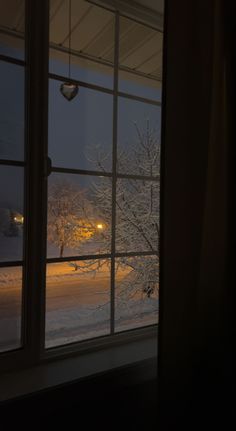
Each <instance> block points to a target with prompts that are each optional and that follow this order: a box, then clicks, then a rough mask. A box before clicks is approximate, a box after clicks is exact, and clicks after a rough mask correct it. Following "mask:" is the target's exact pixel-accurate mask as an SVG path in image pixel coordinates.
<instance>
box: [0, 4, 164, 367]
mask: <svg viewBox="0 0 236 431" xmlns="http://www.w3.org/2000/svg"><path fill="white" fill-rule="evenodd" d="M49 6H50V0H45V1H43V2H37V3H36V4H34V5H33V2H32V1H31V0H25V12H26V13H25V62H24V65H25V111H26V115H25V122H26V127H25V130H26V133H25V147H26V157H25V162H24V163H25V228H24V242H25V252H24V277H23V307H22V308H23V316H22V337H23V345H22V348H21V349H17V350H11V351H6V352H2V353H1V354H0V365H1V368H2V369H3V370H4V369H11V368H15V367H16V365H15V364H16V362H17V368H20V367H21V366H27V365H29V364H31V365H32V364H37V363H40V362H44V361H45V360H46V361H47V360H50V359H51V358H55V357H56V358H57V357H68V356H69V355H74V354H77V353H79V352H83V353H86V352H89V351H96V350H97V349H101V348H104V346H109V345H111V346H112V345H116V344H118V345H119V344H122V343H129V342H131V341H134V340H137V339H143V338H145V337H147V336H149V335H154V336H156V333H157V326H158V325H157V324H156V325H149V326H145V327H141V328H135V329H130V330H126V331H123V332H117V333H114V300H115V297H114V283H115V258H116V257H120V256H123V255H125V256H127V257H128V256H130V255H131V256H134V255H137V256H139V255H142V256H145V255H150V254H151V255H156V254H157V253H152V252H147V253H145V252H140V253H139V252H137V253H117V252H115V240H114V239H113V240H112V249H111V253H110V256H111V258H112V262H113V264H112V266H111V301H112V303H113V307H112V311H111V316H113V318H112V320H111V322H113V323H111V329H112V333H111V334H109V335H106V336H102V337H98V338H93V339H89V340H85V341H78V342H73V343H72V344H66V345H60V346H57V347H53V348H50V349H46V348H45V345H44V339H45V311H46V307H45V305H46V304H45V300H46V264H47V263H50V262H52V261H55V259H52V258H51V259H50V258H47V256H46V231H47V225H46V222H47V178H48V174H49V172H48V169H49V159H48V82H49V79H50V78H52V79H56V80H60V81H61V80H65V78H66V77H63V76H59V75H55V74H53V73H50V71H49ZM100 7H103V8H104V6H100ZM109 10H111V11H112V12H113V13H114V15H115V22H116V25H115V55H114V87H113V89H112V90H109V89H107V88H105V89H102V87H100V86H96V85H94V84H88V83H85V82H80V81H76V80H74V79H71V80H70V81H71V82H73V83H77V84H79V85H80V86H83V87H87V88H92V89H97V90H99V91H102V92H104V93H109V94H112V96H113V161H112V172H111V173H110V174H108V175H107V176H109V177H112V179H113V186H112V193H113V198H112V201H113V205H112V208H113V209H112V230H113V235H112V237H113V238H115V235H114V230H115V211H114V208H115V204H114V201H115V193H116V187H115V185H116V180H117V179H118V178H128V179H140V180H141V179H146V180H148V181H150V180H151V181H153V180H155V181H157V179H156V178H151V177H143V176H137V175H128V174H127V175H126V174H118V173H116V162H117V157H116V146H117V129H118V98H119V97H121V98H127V99H131V100H136V101H138V102H144V103H150V104H151V105H155V106H161V102H159V101H157V100H151V99H148V98H147V99H146V98H143V97H140V96H135V95H132V94H128V93H125V92H120V91H119V88H118V73H119V19H120V17H126V18H129V19H132V18H131V17H130V16H129V15H126V14H125V13H120V12H119V11H118V10H115V11H114V10H112V9H109ZM134 20H135V21H137V20H136V19H135V18H134ZM137 22H139V23H140V24H144V23H143V22H141V21H137ZM144 25H147V24H146V23H145V24H144ZM150 27H151V28H153V26H150ZM155 30H157V31H160V30H159V29H158V28H155ZM36 52H37V55H35V53H36ZM1 57H2V56H1ZM9 61H10V62H11V61H12V62H13V63H14V62H15V61H14V59H11V58H9ZM17 62H18V60H17ZM66 79H67V78H66ZM67 80H68V79H67ZM41 88H43V91H41ZM35 100H38V101H39V103H38V104H36V103H35ZM32 142H33V145H32V144H31V143H32ZM62 171H63V172H65V171H66V172H68V173H69V171H71V170H70V169H66V170H65V169H63V168H58V167H53V168H52V172H62ZM73 171H76V173H78V174H81V173H82V174H87V175H91V174H92V175H94V174H95V175H100V176H101V172H95V171H86V172H83V171H82V170H81V169H76V170H74V169H73ZM32 239H34V241H32ZM98 256H99V255H94V256H92V258H94V259H97V258H98ZM90 257H91V256H90ZM77 258H78V260H81V259H83V258H84V257H81V256H77ZM86 259H88V257H87V256H86ZM59 260H60V258H58V259H56V261H57V262H58V261H59ZM69 260H70V258H62V261H69ZM1 266H5V265H1ZM35 309H37V310H38V314H37V315H36V314H35V312H34V310H35Z"/></svg>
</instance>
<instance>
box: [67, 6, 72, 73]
mask: <svg viewBox="0 0 236 431" xmlns="http://www.w3.org/2000/svg"><path fill="white" fill-rule="evenodd" d="M70 56H71V0H69V62H68V66H69V70H68V75H69V79H70Z"/></svg>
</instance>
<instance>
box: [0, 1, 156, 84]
mask: <svg viewBox="0 0 236 431" xmlns="http://www.w3.org/2000/svg"><path fill="white" fill-rule="evenodd" d="M9 3H10V5H11V7H7V6H6V5H7V4H8V6H9ZM23 3H24V2H23V1H21V0H8V2H6V1H4V2H3V1H2V0H0V5H1V15H0V27H1V29H5V30H8V31H14V32H16V34H17V33H18V34H19V35H20V34H22V32H23V29H24V10H23ZM130 3H132V2H130ZM136 3H140V4H142V5H144V4H145V6H149V7H150V8H153V10H155V11H158V12H160V11H161V10H163V0H145V1H144V0H143V1H140V0H139V1H138V2H136ZM68 4H69V2H68V0H51V1H50V43H51V46H52V47H53V48H54V50H52V52H55V55H56V53H57V52H58V51H68V45H69V35H70V36H71V49H72V52H73V54H74V55H73V58H74V57H78V59H79V58H81V57H82V58H85V59H87V60H92V61H93V62H94V60H97V61H98V62H100V63H101V64H104V65H108V66H109V65H112V64H113V61H114V14H113V13H111V12H109V11H107V10H105V9H103V8H100V7H98V6H96V5H94V4H93V3H90V2H88V1H84V0H72V16H71V33H70V32H69V24H68ZM127 4H128V3H127ZM4 5H5V7H4ZM161 63H162V32H160V31H156V30H154V29H153V28H149V27H147V26H145V25H143V24H140V23H137V22H134V21H132V20H130V19H128V18H124V17H121V21H120V67H121V69H123V70H124V72H127V73H132V74H133V75H135V74H136V75H137V76H138V75H139V76H143V77H146V78H149V79H151V80H157V81H160V80H161V74H162V64H161Z"/></svg>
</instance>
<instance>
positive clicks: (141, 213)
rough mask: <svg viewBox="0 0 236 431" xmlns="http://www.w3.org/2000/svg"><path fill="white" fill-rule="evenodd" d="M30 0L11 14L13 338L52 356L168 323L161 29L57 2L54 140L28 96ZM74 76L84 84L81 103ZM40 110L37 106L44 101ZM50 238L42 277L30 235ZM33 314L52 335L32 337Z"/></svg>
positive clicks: (1, 293)
mask: <svg viewBox="0 0 236 431" xmlns="http://www.w3.org/2000/svg"><path fill="white" fill-rule="evenodd" d="M12 3H14V4H15V2H14V1H13V0H12ZM19 4H20V6H19V5H18V6H17V7H15V9H14V8H13V5H12V10H13V9H14V10H15V12H17V13H15V15H14V14H13V13H12V15H11V16H10V15H9V17H8V16H7V17H3V18H4V23H2V24H1V23H0V24H1V43H0V54H1V57H0V60H1V73H2V77H3V79H2V80H1V84H0V85H1V94H2V95H3V99H2V100H3V103H2V105H1V109H2V111H1V118H0V121H1V123H2V128H1V141H0V180H1V185H3V184H7V185H8V187H7V188H6V187H2V186H1V191H0V211H1V212H0V228H1V231H0V235H1V244H0V286H1V290H0V308H1V309H2V310H4V313H3V314H2V316H4V317H3V319H1V323H0V346H1V347H0V350H1V351H4V352H7V351H9V354H10V352H11V350H13V349H20V350H21V351H24V349H25V348H26V347H27V343H29V339H31V341H32V344H33V346H34V347H33V350H34V353H35V352H36V351H40V355H43V354H44V353H45V352H47V351H48V352H49V354H50V351H51V349H52V348H55V347H60V346H67V345H68V347H70V345H71V343H80V345H82V342H83V341H85V340H86V341H88V340H91V343H93V342H96V340H97V342H99V339H100V338H102V339H103V340H104V337H106V339H107V340H108V341H109V339H115V338H114V337H116V335H118V334H120V335H121V334H122V333H123V332H126V331H131V336H132V333H133V330H136V331H138V329H139V328H152V326H153V325H156V324H157V322H158V284H159V280H158V275H159V251H158V250H159V246H158V243H159V202H160V198H159V194H160V124H161V58H162V54H161V53H162V32H161V31H160V30H159V29H157V28H154V27H152V26H150V25H148V24H147V23H144V22H139V21H138V20H137V21H136V20H135V19H133V18H131V17H130V16H129V17H128V16H125V15H123V14H122V13H119V12H118V11H114V10H112V8H110V9H109V8H105V7H101V6H98V5H97V4H94V3H93V2H88V1H82V0H76V1H75V0H71V1H70V0H65V1H62V2H57V1H53V0H51V1H50V8H49V10H48V11H47V14H48V19H49V67H48V71H47V72H48V75H47V77H46V78H47V79H48V90H47V85H46V80H45V81H44V84H43V85H44V88H43V89H42V94H43V95H47V91H48V98H47V105H48V119H47V120H46V116H44V117H43V115H42V118H44V119H43V120H42V121H44V127H45V129H46V126H48V127H47V133H46V134H45V136H44V138H45V139H44V140H45V142H46V141H47V145H44V144H45V142H44V144H43V145H42V146H41V145H39V144H40V142H39V138H38V137H37V133H36V128H37V127H36V126H35V125H34V124H33V122H32V121H31V122H30V119H31V118H32V117H30V115H28V110H29V106H28V104H27V103H26V101H28V100H29V98H30V96H31V92H32V91H33V90H32V86H31V87H30V85H29V80H28V78H29V74H28V75H26V77H25V60H24V44H23V40H24V30H23V29H24V25H23V21H24V14H25V12H24V8H23V7H22V5H23V2H21V3H19ZM15 6H16V5H15ZM39 7H40V6H39ZM5 14H7V9H6V11H5ZM27 14H33V12H32V10H31V9H30V8H29V10H28V9H27ZM3 15H4V14H3ZM13 15H14V16H13ZM27 16H28V15H27ZM45 16H46V12H45ZM28 20H29V17H28V18H27V22H28ZM31 30H32V29H31ZM38 31H42V30H40V29H39V30H38ZM41 35H42V33H41ZM26 46H27V47H28V48H27V49H29V50H30V49H31V52H30V54H31V56H30V55H29V56H28V54H27V56H26V57H27V58H31V59H32V56H33V57H35V52H33V49H32V47H30V46H29V45H28V44H26ZM47 48H48V46H46V44H45V46H44V47H43V48H42V52H43V55H44V59H45V62H46V59H47ZM44 66H45V65H44ZM42 70H44V71H45V73H46V68H45V67H44V69H43V67H42ZM29 71H31V69H30V68H29ZM29 73H30V72H29ZM32 73H36V72H34V71H33V72H32ZM45 73H44V76H46V75H45ZM35 84H36V85H37V83H36V80H35ZM65 84H66V85H68V84H70V85H73V86H74V88H76V87H77V88H78V92H77V94H76V95H75V97H74V98H73V100H71V101H68V100H67V99H66V98H65V97H64V96H63V94H62V93H63V91H62V89H63V86H64V85H65ZM27 91H29V93H27ZM39 93H40V92H39ZM32 107H33V108H32ZM31 108H32V110H33V111H34V112H35V115H37V106H36V103H33V104H32V100H31ZM25 112H26V113H27V115H26V125H25V120H24V119H25ZM40 112H41V111H40ZM45 112H46V110H45ZM41 114H42V112H41V113H40V115H41ZM46 114H47V113H46ZM26 127H27V128H31V129H30V130H33V132H34V133H32V134H31V135H30V134H28V135H27V136H26V134H25V129H26ZM27 130H28V129H27ZM46 135H47V136H46ZM29 136H34V137H35V139H29ZM25 137H26V138H27V139H26V145H25V146H24V142H25ZM37 139H38V141H37ZM37 142H38V143H37ZM46 147H47V148H46ZM32 149H33V150H34V149H35V151H36V153H37V154H38V155H39V156H40V161H39V163H42V169H43V173H42V172H41V173H40V172H38V174H37V173H34V175H35V176H37V175H38V181H39V184H40V181H41V184H43V185H42V194H41V195H40V199H41V201H40V202H41V204H42V206H43V208H44V210H45V211H44V213H43V214H42V215H40V214H41V213H40V208H42V206H40V205H41V204H39V203H37V199H36V197H34V199H35V201H34V202H35V203H34V208H33V212H32V213H31V212H30V208H31V207H30V206H29V203H30V196H31V197H32V192H31V194H30V193H29V192H28V190H29V187H31V184H32V175H33V174H32V169H33V168H32V167H30V168H29V166H30V157H31V156H30V155H29V153H30V151H32ZM46 149H47V154H46ZM36 153H35V154H36ZM47 157H48V159H47ZM46 160H47V166H46V164H45V162H46ZM42 161H43V162H42ZM34 163H35V166H36V164H37V160H36V156H34ZM25 168H26V173H25V172H24V169H25ZM42 169H41V171H42ZM39 170H40V168H39ZM36 179H37V178H36ZM32 187H33V186H32ZM40 190H41V189H40ZM37 205H38V206H37ZM37 210H38V214H37V220H36V216H35V214H36V212H37ZM46 216H47V217H46ZM40 217H41V218H42V223H41V222H40ZM46 218H47V223H45V222H46ZM27 220H28V221H30V223H31V229H28V227H27ZM37 223H38V225H37ZM24 225H25V229H24ZM39 238H40V241H41V249H40V250H41V253H40V256H39V255H38V257H39V260H38V262H36V261H35V260H36V258H35V257H32V258H31V260H33V262H34V265H35V268H36V270H37V271H38V274H40V276H39V279H38V280H39V281H38V286H37V288H36V286H35V285H34V281H33V280H34V275H32V272H33V270H32V268H30V257H29V244H31V247H34V244H35V242H37V241H38V240H39ZM27 247H28V248H27ZM30 271H31V276H29V274H30ZM40 277H41V278H40ZM22 280H23V281H22ZM29 280H30V282H29ZM22 283H23V287H22ZM27 295H28V296H29V297H30V298H31V297H32V298H33V299H32V300H30V301H28V299H27V297H28V296H27ZM33 307H36V309H33ZM34 312H35V313H36V312H37V316H36V315H35V313H34ZM4 319H5V320H4ZM37 319H38V320H37ZM6 324H7V326H8V327H9V334H8V333H7V332H6V331H5V330H4V328H5V326H6ZM31 324H33V325H34V327H37V328H38V332H37V334H38V336H39V339H37V337H36V339H35V337H33V336H32V334H31V338H30V336H29V338H27V337H28V335H27V334H28V332H29V331H30V329H29V327H30V325H31ZM1 328H2V329H1ZM27 328H28V329H27ZM33 338H34V340H32V339H33ZM76 345H77V344H76ZM37 346H38V347H37ZM68 351H69V350H68Z"/></svg>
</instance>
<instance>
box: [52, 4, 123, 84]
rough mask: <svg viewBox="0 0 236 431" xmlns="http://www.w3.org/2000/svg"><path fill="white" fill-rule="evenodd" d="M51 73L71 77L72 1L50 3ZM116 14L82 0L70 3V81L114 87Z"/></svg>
mask: <svg viewBox="0 0 236 431" xmlns="http://www.w3.org/2000/svg"><path fill="white" fill-rule="evenodd" d="M50 5H51V10H50V15H51V20H50V47H51V50H50V72H52V73H55V74H57V75H62V76H65V77H68V74H69V70H68V69H69V67H68V62H69V56H68V47H69V36H68V35H69V15H68V14H69V0H67V1H63V2H60V4H59V5H58V2H56V1H52V0H51V2H50ZM114 23H115V19H114V14H113V13H111V12H108V11H107V10H105V9H103V8H101V7H98V6H95V5H92V4H91V3H89V2H87V1H83V0H72V1H71V53H72V55H71V77H72V78H74V79H77V80H80V81H85V82H89V83H93V84H97V85H100V86H104V87H108V88H112V87H113V74H114V69H113V63H114Z"/></svg>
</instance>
